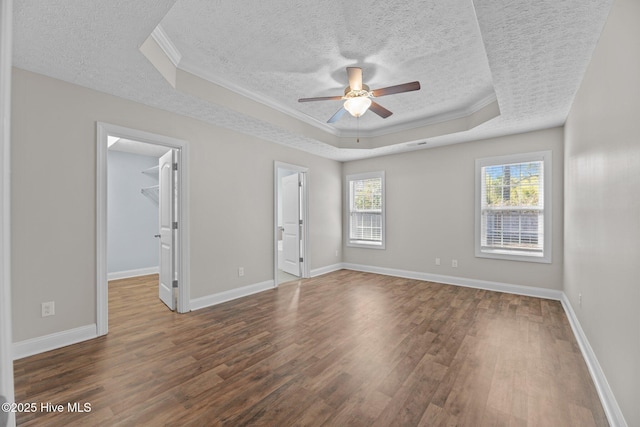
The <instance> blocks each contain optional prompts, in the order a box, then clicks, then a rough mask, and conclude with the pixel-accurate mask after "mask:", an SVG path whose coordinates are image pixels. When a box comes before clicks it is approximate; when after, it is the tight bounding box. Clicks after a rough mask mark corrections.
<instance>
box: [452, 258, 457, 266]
mask: <svg viewBox="0 0 640 427" xmlns="http://www.w3.org/2000/svg"><path fill="white" fill-rule="evenodd" d="M451 267H453V268H458V260H457V259H452V260H451Z"/></svg>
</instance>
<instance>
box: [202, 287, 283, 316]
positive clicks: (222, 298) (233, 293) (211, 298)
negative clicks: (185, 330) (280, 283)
mask: <svg viewBox="0 0 640 427" xmlns="http://www.w3.org/2000/svg"><path fill="white" fill-rule="evenodd" d="M273 286H274V282H273V280H266V281H264V282H260V283H256V284H253V285H248V286H243V287H242V288H237V289H230V290H228V291H224V292H220V293H217V294H212V295H207V296H206V297H200V298H195V299H192V300H191V301H190V302H191V310H198V309H201V308H205V307H211V306H212V305H216V304H221V303H223V302H227V301H231V300H234V299H237V298H242V297H246V296H247V295H252V294H257V293H258V292H262V291H266V290H269V289H273Z"/></svg>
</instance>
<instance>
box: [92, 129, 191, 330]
mask: <svg viewBox="0 0 640 427" xmlns="http://www.w3.org/2000/svg"><path fill="white" fill-rule="evenodd" d="M110 142H111V143H112V144H113V145H114V146H116V145H117V144H120V150H119V151H123V148H122V147H123V146H124V147H127V148H125V149H124V150H125V151H127V150H128V151H129V152H134V153H137V154H142V155H145V154H146V155H153V156H155V157H156V158H157V159H158V163H157V164H156V165H157V166H156V167H155V168H153V167H151V166H150V167H149V168H146V169H145V170H141V171H140V172H141V174H144V173H146V174H149V175H154V176H155V177H156V178H157V179H156V181H157V183H158V185H157V186H156V187H155V188H154V186H153V185H150V186H147V187H143V188H140V190H139V191H140V192H141V193H142V194H143V195H145V196H146V197H147V198H148V199H149V201H151V202H153V201H156V202H157V203H158V205H157V210H156V212H157V213H158V216H157V218H158V222H157V228H156V229H155V230H156V231H155V233H154V234H153V238H154V239H158V240H159V243H157V241H156V243H155V244H156V245H158V246H157V247H159V248H162V249H163V250H159V251H158V264H159V268H158V270H159V273H160V281H159V286H158V291H159V292H158V293H159V297H160V299H161V300H162V301H163V302H164V303H165V304H166V305H167V306H169V308H171V309H175V310H177V311H178V312H179V313H184V312H188V311H190V304H189V275H188V273H189V272H188V269H187V268H186V267H187V266H188V265H189V263H188V246H187V241H188V222H187V220H188V206H189V204H188V200H187V198H188V182H187V179H188V174H187V168H188V144H187V142H186V141H182V140H178V139H174V138H170V137H165V136H162V135H155V134H151V133H147V132H142V131H138V130H135V129H129V128H124V127H121V126H116V125H110V124H106V123H98V125H97V198H96V201H97V203H96V205H97V206H96V213H97V217H96V223H97V236H96V237H97V238H96V242H97V250H96V253H97V260H96V265H97V292H96V308H97V319H96V320H97V322H96V323H97V332H98V335H99V336H100V335H105V334H106V333H107V332H108V276H109V274H108V270H109V268H108V256H107V254H108V248H107V241H108V237H107V235H108V229H107V220H108V215H109V214H108V212H109V197H108V181H109V180H108V170H109V163H108V156H109V153H110V150H109V145H110ZM114 143H115V144H114ZM114 149H115V148H114ZM163 188H164V190H163ZM163 230H164V231H163ZM167 248H168V249H167ZM142 272H143V273H144V271H142ZM163 291H164V292H163Z"/></svg>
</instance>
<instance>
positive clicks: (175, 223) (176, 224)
mask: <svg viewBox="0 0 640 427" xmlns="http://www.w3.org/2000/svg"><path fill="white" fill-rule="evenodd" d="M172 228H173V229H174V230H177V229H178V221H174V222H173V225H172Z"/></svg>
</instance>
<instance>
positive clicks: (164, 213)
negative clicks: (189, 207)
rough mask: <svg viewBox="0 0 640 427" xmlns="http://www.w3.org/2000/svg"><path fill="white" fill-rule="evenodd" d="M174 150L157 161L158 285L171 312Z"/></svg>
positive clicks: (172, 296)
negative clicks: (158, 216)
mask: <svg viewBox="0 0 640 427" xmlns="http://www.w3.org/2000/svg"><path fill="white" fill-rule="evenodd" d="M174 157H175V154H174V150H169V152H168V153H167V154H165V155H163V156H162V157H160V160H159V167H160V171H159V178H160V179H159V184H160V190H159V205H160V207H159V212H160V221H159V223H160V282H159V284H158V287H159V294H160V299H161V300H162V302H163V303H165V304H166V305H167V307H169V309H171V310H175V298H174V294H173V281H174V278H175V271H176V269H175V256H174V247H175V235H176V230H175V228H174V221H176V219H175V198H174V197H175V173H174V171H173V164H174V162H175V159H174Z"/></svg>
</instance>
